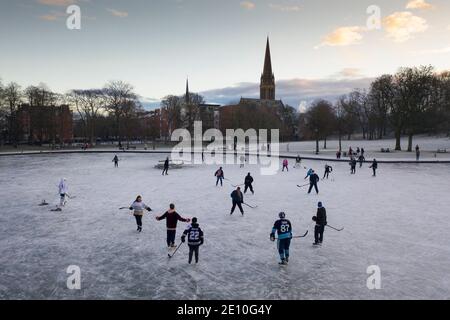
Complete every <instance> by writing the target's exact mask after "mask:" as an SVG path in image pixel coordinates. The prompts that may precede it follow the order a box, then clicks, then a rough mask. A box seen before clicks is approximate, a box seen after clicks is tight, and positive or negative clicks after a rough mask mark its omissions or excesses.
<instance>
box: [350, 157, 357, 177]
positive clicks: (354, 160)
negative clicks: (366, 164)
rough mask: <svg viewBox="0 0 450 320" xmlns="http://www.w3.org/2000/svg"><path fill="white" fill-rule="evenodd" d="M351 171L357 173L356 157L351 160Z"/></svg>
mask: <svg viewBox="0 0 450 320" xmlns="http://www.w3.org/2000/svg"><path fill="white" fill-rule="evenodd" d="M350 173H351V174H355V173H356V159H355V158H354V157H352V158H351V160H350Z"/></svg>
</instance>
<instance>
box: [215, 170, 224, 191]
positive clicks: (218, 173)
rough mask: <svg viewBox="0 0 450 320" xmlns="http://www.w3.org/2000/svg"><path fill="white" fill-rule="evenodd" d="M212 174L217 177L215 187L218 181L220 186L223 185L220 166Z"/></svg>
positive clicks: (222, 174)
mask: <svg viewBox="0 0 450 320" xmlns="http://www.w3.org/2000/svg"><path fill="white" fill-rule="evenodd" d="M214 176H215V177H216V178H217V180H216V187H217V186H218V185H219V181H220V186H222V187H223V179H225V174H224V172H223V169H222V167H220V168H219V170H217V171H216V173H215V174H214Z"/></svg>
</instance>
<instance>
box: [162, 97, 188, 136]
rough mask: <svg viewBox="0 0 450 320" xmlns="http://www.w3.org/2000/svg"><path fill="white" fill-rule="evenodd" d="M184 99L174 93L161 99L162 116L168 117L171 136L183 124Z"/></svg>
mask: <svg viewBox="0 0 450 320" xmlns="http://www.w3.org/2000/svg"><path fill="white" fill-rule="evenodd" d="M182 101H183V100H182V98H181V97H178V96H174V95H169V96H167V97H165V98H164V99H163V100H162V101H161V111H162V116H165V117H166V118H167V124H168V132H167V135H169V136H170V135H171V134H172V132H173V131H174V130H175V129H176V128H177V126H179V125H180V124H181V106H182Z"/></svg>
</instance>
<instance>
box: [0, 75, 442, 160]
mask: <svg viewBox="0 0 450 320" xmlns="http://www.w3.org/2000/svg"><path fill="white" fill-rule="evenodd" d="M204 100H205V99H204V98H203V97H202V96H201V95H198V94H195V93H189V96H188V97H186V95H182V96H176V95H169V96H167V97H165V98H164V99H163V100H162V102H161V110H162V111H160V110H155V111H145V110H144V109H143V107H142V106H141V104H140V102H139V97H138V95H137V94H136V93H135V92H134V88H133V87H132V86H131V85H130V84H128V83H125V82H122V81H110V82H108V83H107V84H106V85H105V86H104V87H103V88H99V89H84V90H71V91H70V92H68V93H66V94H58V93H55V92H52V91H51V90H50V89H49V88H48V87H47V86H46V85H44V84H40V85H38V86H29V87H27V88H25V89H22V88H21V87H20V86H19V85H18V84H16V83H9V84H3V83H2V82H1V81H0V143H1V144H4V143H9V144H12V145H17V144H18V143H21V142H22V143H23V142H27V143H36V141H37V142H38V143H45V142H47V143H61V144H63V143H64V141H63V139H62V138H61V135H59V134H58V130H60V129H58V128H57V127H58V126H57V124H55V121H56V120H55V119H59V118H57V117H58V112H60V111H58V110H61V109H58V107H60V106H61V105H68V106H70V108H71V110H72V112H73V115H74V123H73V136H74V138H75V139H74V140H75V141H83V142H90V143H92V144H95V143H96V142H98V141H118V142H119V143H121V142H122V141H124V140H126V141H130V140H141V141H142V140H155V139H159V138H163V137H164V138H165V139H167V137H169V136H170V134H171V132H173V130H175V129H176V128H187V129H190V130H192V129H193V124H194V121H196V120H201V119H202V117H203V115H202V112H205V111H202V109H201V108H200V106H201V105H202V104H204V102H205V101H204ZM23 106H27V107H28V108H29V109H27V110H36V111H37V112H35V113H34V114H33V117H32V118H33V121H32V123H31V124H29V127H31V128H32V132H33V133H34V135H33V136H32V137H29V138H28V139H29V141H23V132H22V129H21V128H22V127H23V119H22V118H21V108H23ZM255 108H256V107H254V106H251V105H249V106H244V107H241V108H235V109H233V110H232V111H231V112H228V113H226V112H223V114H222V115H221V119H220V121H221V124H220V128H221V129H222V130H223V129H225V128H224V126H225V127H227V128H242V129H249V128H255V129H276V128H278V129H280V137H281V139H282V140H285V141H286V140H295V139H300V140H311V139H313V140H316V141H317V142H318V141H323V143H324V148H326V142H327V139H328V138H330V137H338V138H339V141H342V139H348V140H350V139H352V138H353V137H354V136H355V135H357V134H358V135H362V137H363V139H367V140H374V139H383V138H386V137H395V138H396V149H397V150H401V148H402V146H401V144H400V141H401V140H400V138H401V137H402V136H407V137H408V138H409V139H408V146H407V150H408V151H412V148H413V137H414V136H415V135H417V134H447V135H448V134H450V72H443V73H437V72H436V71H435V70H434V68H433V67H431V66H422V67H417V68H402V69H400V70H399V71H398V72H397V73H396V74H394V75H383V76H380V77H379V78H377V79H375V80H374V81H373V83H372V84H371V86H370V88H368V89H356V90H354V91H353V92H350V93H349V94H347V95H344V96H342V97H340V98H339V99H338V100H337V101H336V102H334V103H332V102H329V101H326V100H316V101H314V102H313V103H312V104H311V105H310V106H309V108H308V109H307V111H306V112H305V113H298V112H296V111H295V109H294V108H292V107H290V106H285V107H284V108H281V109H280V108H276V109H273V108H272V109H271V108H264V107H260V108H259V109H257V110H256V109H255ZM205 110H206V109H205ZM221 110H225V109H221ZM28 112H30V111H28ZM221 113H222V112H221ZM206 129H209V128H208V127H204V130H206ZM31 140H33V141H31Z"/></svg>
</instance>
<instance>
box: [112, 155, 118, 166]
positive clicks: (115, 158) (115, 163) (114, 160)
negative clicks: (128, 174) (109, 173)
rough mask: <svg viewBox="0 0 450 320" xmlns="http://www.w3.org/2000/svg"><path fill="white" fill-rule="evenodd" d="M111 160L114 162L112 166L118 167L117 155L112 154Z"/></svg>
mask: <svg viewBox="0 0 450 320" xmlns="http://www.w3.org/2000/svg"><path fill="white" fill-rule="evenodd" d="M112 162H114V168H118V167H119V157H118V156H117V154H116V155H115V156H114V159H113V160H112Z"/></svg>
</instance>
